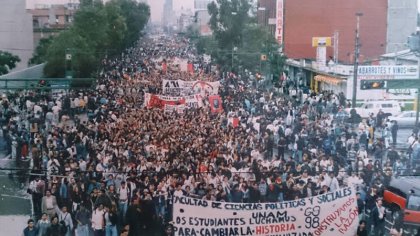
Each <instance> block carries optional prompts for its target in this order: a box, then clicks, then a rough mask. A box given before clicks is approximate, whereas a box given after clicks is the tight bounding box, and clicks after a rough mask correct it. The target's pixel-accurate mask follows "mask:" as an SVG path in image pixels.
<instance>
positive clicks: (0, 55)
mask: <svg viewBox="0 0 420 236" xmlns="http://www.w3.org/2000/svg"><path fill="white" fill-rule="evenodd" d="M18 62H20V58H19V57H18V56H16V55H13V54H11V53H10V52H5V51H0V75H4V74H7V73H9V71H10V70H12V69H13V68H15V67H16V64H17V63H18Z"/></svg>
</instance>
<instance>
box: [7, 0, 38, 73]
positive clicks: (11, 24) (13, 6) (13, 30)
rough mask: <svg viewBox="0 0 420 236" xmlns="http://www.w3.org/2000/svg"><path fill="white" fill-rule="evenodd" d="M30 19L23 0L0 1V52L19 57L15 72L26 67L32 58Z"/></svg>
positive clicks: (32, 45)
mask: <svg viewBox="0 0 420 236" xmlns="http://www.w3.org/2000/svg"><path fill="white" fill-rule="evenodd" d="M32 38H33V30H32V17H31V14H30V13H28V12H27V11H26V3H25V0H2V1H1V7H0V50H2V51H7V52H10V53H12V54H14V55H17V56H19V58H20V59H21V62H20V63H18V65H17V67H16V69H15V70H20V69H24V68H26V67H27V66H28V60H29V59H30V58H31V57H32V53H33V50H34V44H33V40H32Z"/></svg>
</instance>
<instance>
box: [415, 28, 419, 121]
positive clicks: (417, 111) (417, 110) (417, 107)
mask: <svg viewBox="0 0 420 236" xmlns="http://www.w3.org/2000/svg"><path fill="white" fill-rule="evenodd" d="M417 37H420V35H418V36H417ZM419 42H420V39H419ZM417 70H418V71H417V72H418V75H419V78H418V79H420V53H417ZM416 103H417V104H416V124H415V127H417V126H418V125H419V111H420V109H419V106H420V89H417V101H416Z"/></svg>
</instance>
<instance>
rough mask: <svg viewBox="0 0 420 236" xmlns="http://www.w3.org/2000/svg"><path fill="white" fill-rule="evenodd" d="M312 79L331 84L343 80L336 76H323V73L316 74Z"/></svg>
mask: <svg viewBox="0 0 420 236" xmlns="http://www.w3.org/2000/svg"><path fill="white" fill-rule="evenodd" d="M314 79H315V80H316V81H319V82H324V83H327V84H333V85H337V84H339V83H341V82H343V80H341V79H337V78H334V77H330V76H325V75H316V76H315V77H314Z"/></svg>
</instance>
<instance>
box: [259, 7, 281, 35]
mask: <svg viewBox="0 0 420 236" xmlns="http://www.w3.org/2000/svg"><path fill="white" fill-rule="evenodd" d="M276 2H277V1H276V0H260V1H258V6H257V19H258V24H260V25H263V26H264V27H267V28H268V30H269V31H270V33H271V34H272V35H273V36H274V35H275V33H276Z"/></svg>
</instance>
